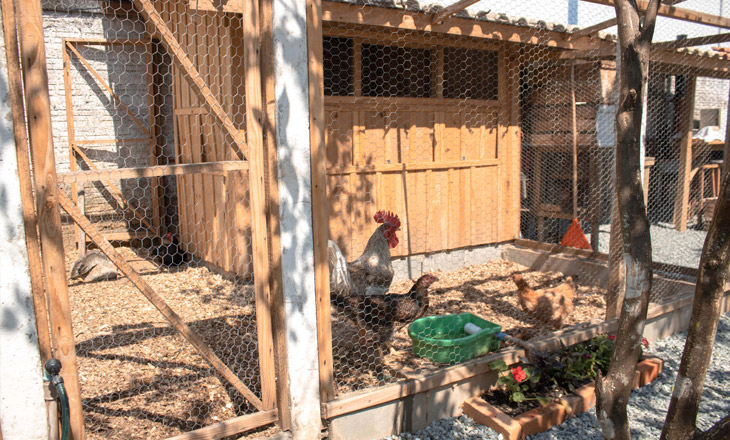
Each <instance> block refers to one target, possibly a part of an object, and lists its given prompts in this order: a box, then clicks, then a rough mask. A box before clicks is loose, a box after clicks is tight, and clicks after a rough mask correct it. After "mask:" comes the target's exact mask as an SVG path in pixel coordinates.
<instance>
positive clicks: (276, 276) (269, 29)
mask: <svg viewBox="0 0 730 440" xmlns="http://www.w3.org/2000/svg"><path fill="white" fill-rule="evenodd" d="M260 4H261V11H260V13H261V78H262V79H263V90H262V92H263V97H262V98H263V104H264V110H265V115H264V116H265V117H264V121H263V130H264V151H265V152H266V155H265V165H266V173H265V176H266V190H267V191H266V205H267V209H266V216H267V221H266V225H267V228H268V234H269V270H270V272H271V275H270V277H269V289H270V291H271V325H272V332H273V336H274V361H275V362H276V376H277V377H278V378H280V379H279V380H277V381H276V408H277V410H278V419H279V420H278V422H279V427H280V428H281V429H282V431H289V430H291V409H290V408H289V405H290V403H289V402H290V400H289V399H290V396H289V384H288V381H287V380H286V378H288V377H289V371H288V368H287V363H286V356H287V351H286V334H285V328H286V327H285V322H284V289H283V287H282V276H283V274H282V270H281V225H280V224H279V178H278V174H279V171H278V169H277V158H276V91H275V86H274V36H273V25H274V21H273V16H272V6H273V5H272V0H261V3H260Z"/></svg>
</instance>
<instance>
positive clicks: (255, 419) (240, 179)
mask: <svg viewBox="0 0 730 440" xmlns="http://www.w3.org/2000/svg"><path fill="white" fill-rule="evenodd" d="M13 6H14V2H13V1H12V0H3V12H4V25H5V28H6V32H5V38H6V47H8V48H11V47H18V40H19V41H20V47H19V49H20V50H19V53H15V59H14V61H13V59H12V56H10V55H9V59H10V61H11V62H10V63H9V64H10V67H9V73H10V77H11V79H14V80H16V82H15V83H16V84H18V85H19V84H20V81H19V78H20V76H21V74H22V76H23V77H24V80H25V81H24V85H25V89H24V92H25V101H26V102H27V109H26V108H24V107H23V99H22V97H21V96H20V95H19V94H17V96H16V95H14V96H13V104H14V110H15V111H14V117H15V120H14V124H15V127H16V141H17V143H18V145H19V148H18V154H19V157H20V156H24V157H25V158H26V159H29V157H28V156H30V159H33V160H26V161H25V163H32V164H33V170H32V171H31V169H30V168H29V167H25V168H24V167H22V166H21V167H20V168H21V170H20V171H21V180H22V181H24V182H27V183H28V184H29V185H30V182H31V176H32V177H33V179H34V183H35V188H34V189H35V195H36V197H35V203H36V206H37V210H38V222H39V226H40V227H39V235H40V237H39V238H40V240H39V241H40V249H37V248H36V249H35V250H34V249H32V247H30V246H29V250H30V253H32V254H33V255H31V258H30V260H31V266H32V267H31V269H32V270H31V271H32V272H33V273H34V274H35V275H38V274H40V273H41V272H42V273H43V274H44V278H45V279H44V280H43V283H44V285H39V284H37V283H34V286H33V287H34V295H35V296H36V298H37V301H36V302H37V304H36V310H37V313H38V314H39V319H38V322H39V323H40V324H39V330H40V331H39V333H40V338H39V339H40V343H41V348H42V353H43V357H44V359H43V360H46V359H47V358H48V357H51V356H55V357H57V358H60V359H61V360H62V361H63V363H64V368H65V370H64V377H65V378H66V383H67V387H68V391H69V396H70V401H71V411H72V432H73V438H77V439H81V438H84V418H83V415H82V413H83V411H86V410H88V409H89V407H90V405H92V404H90V401H89V399H88V398H85V397H84V396H83V395H82V394H81V392H80V387H79V379H78V377H79V376H78V373H77V371H78V370H77V366H76V365H77V356H88V351H89V349H80V348H79V345H78V344H77V342H78V341H75V340H74V339H75V338H74V333H75V332H74V329H73V327H72V326H71V314H72V312H73V311H72V310H71V304H72V303H73V301H77V302H78V298H71V301H70V299H69V288H68V282H67V280H66V276H65V274H64V271H62V270H59V268H61V267H63V268H66V267H67V265H66V262H65V261H64V254H63V252H62V250H63V249H64V246H63V243H62V231H61V226H62V225H61V222H60V215H59V210H58V207H61V208H63V210H64V211H65V212H66V213H67V214H68V216H69V217H70V218H71V219H72V220H73V222H74V223H75V225H76V228H77V230H78V233H77V234H76V235H77V236H78V237H79V239H81V240H80V241H79V245H78V249H79V251H80V252H79V256H82V254H83V251H84V250H85V248H86V244H87V240H88V241H90V242H91V243H92V244H93V245H95V246H96V247H97V248H98V249H99V250H100V251H101V252H102V253H103V254H104V255H105V256H106V257H107V258H108V260H110V261H111V263H113V265H114V266H115V267H116V268H117V270H118V271H120V272H121V273H122V274H123V275H124V276H126V278H127V279H128V281H129V282H131V284H132V285H134V286H135V287H136V288H137V289H138V290H139V292H141V293H142V295H143V296H144V298H146V300H148V301H149V302H150V303H151V304H152V305H153V306H154V308H156V309H157V311H159V312H160V313H161V314H162V316H163V317H164V319H165V320H166V321H167V323H168V324H169V326H168V327H167V328H170V329H174V330H175V331H177V333H178V334H179V335H181V336H182V337H183V338H184V339H185V340H186V342H188V343H190V345H192V347H194V349H195V351H196V352H197V354H198V355H199V356H200V357H201V358H202V359H204V360H205V362H207V363H208V365H209V366H210V367H212V370H211V371H215V373H216V374H217V376H218V377H219V378H220V379H222V382H223V385H224V386H229V387H231V388H232V389H235V390H236V391H237V392H238V393H239V394H240V396H241V397H242V398H243V399H244V400H245V401H246V406H247V407H249V408H252V410H250V411H246V414H245V415H242V416H238V417H234V418H231V419H229V420H225V421H221V422H220V423H215V424H213V425H211V426H207V427H204V428H201V429H197V430H195V431H192V432H187V433H184V434H181V435H179V436H176V437H175V438H220V437H223V436H230V435H234V434H236V433H240V432H243V431H246V430H250V429H252V428H255V427H259V426H263V425H266V424H270V423H272V422H276V421H278V422H279V425H280V426H281V427H282V428H284V429H287V428H288V408H287V407H286V403H284V404H278V405H277V401H278V402H287V401H288V397H287V395H286V387H285V383H283V381H281V382H278V383H277V381H276V376H277V372H278V374H279V375H282V374H283V373H284V370H283V368H281V367H279V365H281V363H282V362H283V355H284V353H283V349H282V348H281V347H283V344H281V343H280V340H281V339H280V338H281V331H280V327H276V328H275V326H279V324H280V323H281V321H282V320H281V318H280V315H281V314H282V313H283V311H282V310H281V306H280V292H278V291H277V290H276V287H274V294H272V287H271V286H272V285H273V286H278V285H279V284H280V283H277V282H276V280H275V279H274V278H273V277H272V276H271V273H272V269H271V265H270V261H272V260H273V261H274V262H275V261H277V258H276V257H275V256H274V253H275V252H272V249H276V250H278V243H276V245H277V246H271V245H270V243H269V241H270V240H271V239H272V235H271V233H270V231H273V230H274V228H273V227H270V226H269V224H270V222H269V221H268V220H267V211H268V212H278V210H277V209H271V208H270V207H269V208H268V209H267V204H275V201H274V199H273V198H272V197H271V196H269V195H268V194H267V192H268V191H267V188H266V184H267V181H266V180H265V178H264V155H265V154H266V150H265V145H264V129H266V130H270V129H271V127H272V125H271V123H270V122H268V121H267V120H266V118H265V116H266V114H265V111H264V108H263V105H262V103H263V94H264V93H265V87H268V82H267V83H264V82H263V81H262V67H261V56H262V55H261V50H260V48H261V45H262V42H261V40H260V35H261V29H260V28H261V26H262V20H260V17H261V14H260V11H259V8H260V5H259V3H258V0H247V1H244V2H243V7H244V11H246V14H245V16H247V17H256V19H253V20H241V19H240V17H239V18H235V17H232V16H231V15H230V14H227V13H225V12H220V13H219V12H209V13H197V12H195V9H194V8H191V7H190V5H189V4H188V1H187V0H178V1H157V0H135V1H134V8H129V10H125V13H129V14H131V13H134V14H139V17H141V19H142V20H143V22H144V23H145V24H146V31H147V34H148V36H149V38H148V39H139V40H134V41H132V40H123V39H101V40H78V39H72V38H70V39H66V40H64V41H63V55H64V75H65V77H66V78H65V79H68V74H69V59H70V58H71V57H74V58H75V60H77V61H78V62H80V63H81V64H82V65H83V66H84V67H86V68H87V69H88V72H89V73H90V74H91V75H92V76H93V77H94V78H95V79H96V80H97V85H99V86H100V88H103V89H104V90H106V92H108V94H109V95H110V99H109V101H110V102H114V103H115V104H116V105H118V107H119V108H122V109H123V110H124V112H125V113H126V114H127V115H128V117H130V118H131V119H133V120H134V121H135V123H136V124H137V125H138V126H139V128H140V129H141V130H142V131H144V133H145V134H146V135H148V137H146V138H145V139H142V141H147V142H148V143H149V147H150V152H149V156H147V157H148V158H149V166H141V167H140V166H135V167H129V166H125V165H124V164H122V165H121V166H118V167H111V168H110V167H99V166H97V165H96V164H95V161H94V159H93V157H89V155H88V154H86V152H85V151H84V149H83V148H80V147H79V145H80V144H83V143H84V140H83V139H78V138H76V137H75V136H74V125H73V121H74V113H73V93H72V89H71V83H70V82H69V81H66V87H65V89H66V92H67V93H66V97H65V98H66V104H67V109H66V110H67V113H66V114H67V118H68V122H69V125H68V126H67V131H68V142H69V152H70V156H71V162H70V163H71V170H70V171H69V172H64V173H56V170H55V160H54V150H53V142H52V136H53V134H52V130H51V124H50V122H51V112H50V100H49V93H48V71H47V68H46V65H45V63H46V58H45V52H44V44H43V36H42V34H39V33H38V30H39V29H42V27H41V26H40V25H39V24H40V23H41V8H40V2H36V1H32V2H22V3H20V4H19V6H18V8H19V10H18V11H17V14H14V7H13ZM104 7H107V8H114V6H104ZM119 7H121V6H119ZM264 11H265V13H264V14H263V16H268V17H269V20H270V13H269V12H266V11H270V5H268V4H266V5H265V9H264ZM267 14H268V15H267ZM16 18H17V23H16ZM263 23H264V25H265V26H270V25H271V24H270V23H268V21H267V20H264V21H263ZM16 27H17V29H18V31H19V34H20V36H19V38H18V39H17V40H13V38H15V34H14V30H15V28H16ZM8 30H10V32H8ZM86 44H89V45H97V46H111V45H132V46H136V45H141V47H144V48H145V49H144V50H145V51H146V52H145V55H144V56H145V57H146V58H145V59H146V61H147V62H148V63H152V62H154V61H155V60H154V57H153V56H152V52H153V50H152V47H153V46H154V45H159V47H161V48H164V52H165V54H166V56H169V59H170V60H171V63H170V64H171V66H172V75H171V76H172V78H173V83H172V88H173V90H172V94H173V96H174V107H173V108H174V110H173V111H174V129H175V141H174V145H175V160H174V161H171V162H167V161H166V162H164V163H160V162H159V160H158V159H159V157H158V156H159V152H157V151H156V146H155V142H156V141H155V137H156V135H155V130H156V129H159V127H158V126H156V121H155V117H154V114H153V111H152V110H150V112H149V118H148V124H144V123H142V122H141V120H140V119H143V118H139V115H136V114H135V109H134V108H131V106H130V105H126V104H124V103H123V102H122V100H121V99H120V98H119V96H118V95H117V93H116V92H115V90H113V87H111V86H110V84H109V83H107V82H106V81H105V80H104V79H103V78H102V76H103V75H100V74H99V73H98V72H97V71H96V70H95V69H94V67H93V66H91V65H90V63H89V62H88V60H87V59H86V58H85V57H84V56H83V55H82V54H81V53H80V52H79V50H78V49H77V47H78V45H86ZM263 44H264V46H266V45H267V44H268V45H270V44H271V42H270V41H268V42H267V41H264V42H263ZM11 52H13V51H11ZM26 54H33V56H32V57H31V58H32V60H33V62H30V63H26V62H25V61H24V62H23V65H22V68H21V65H20V62H19V59H20V56H19V55H23V56H25V55H26ZM11 55H12V54H11ZM153 89H154V86H153V85H150V89H149V90H150V91H149V95H148V98H147V99H148V105H149V106H150V108H152V107H154V106H156V105H158V104H156V103H155V94H156V93H161V92H160V91H159V90H156V91H153ZM18 90H20V88H18ZM38 90H40V91H41V92H38ZM266 90H268V89H266ZM244 91H245V92H244ZM26 123H27V127H28V136H27V138H28V139H27V141H28V142H29V145H30V151H29V152H28V151H24V150H23V148H21V147H22V146H24V144H25V143H26V140H25V139H24V138H23V136H24V133H25V127H26ZM264 124H267V125H266V126H264ZM92 128H93V127H92ZM136 140H137V141H140V139H136ZM107 141H108V142H102V143H106V144H113V143H119V142H123V141H124V139H119V138H115V139H108V140H107ZM94 142H97V143H99V142H100V140H99V139H95V140H94ZM274 157H275V156H274ZM77 160H80V161H81V162H82V163H84V164H85V166H84V168H86V169H85V170H82V171H79V170H78V169H77V167H76V163H77ZM269 160H271V157H270V158H269ZM121 162H122V163H123V161H121ZM21 165H22V163H21ZM269 165H271V163H269ZM172 176H175V179H176V188H177V189H176V191H177V205H176V209H177V214H178V218H179V225H178V227H177V228H176V230H177V231H178V243H179V246H180V248H181V251H180V252H181V255H185V258H189V259H191V260H190V261H194V262H195V264H196V267H197V266H198V265H200V266H204V267H207V268H209V269H210V270H212V271H215V272H216V273H220V274H223V275H224V276H226V277H228V278H229V279H233V280H238V281H235V283H237V284H235V285H236V286H239V287H241V286H242V287H241V289H242V290H241V291H240V292H239V293H238V294H239V295H241V296H244V295H246V292H247V291H251V292H252V296H253V299H254V301H252V302H251V305H252V306H253V307H254V309H255V310H253V311H252V312H251V313H250V316H251V317H252V318H251V322H253V321H255V323H254V324H253V325H254V326H255V332H251V335H254V334H255V336H253V341H252V342H253V344H252V345H251V346H252V347H254V350H256V353H255V356H254V359H258V362H257V364H258V365H257V368H256V369H257V371H258V375H259V377H258V379H257V381H256V383H255V385H256V387H255V388H252V387H251V385H250V384H249V383H248V382H250V381H248V382H246V381H243V380H242V379H241V378H240V377H238V375H237V373H235V372H234V371H233V369H232V368H229V366H228V365H227V364H226V361H225V358H224V357H222V356H220V350H219V351H218V353H216V352H214V350H213V348H212V347H211V341H210V338H208V339H206V338H205V337H203V336H201V334H200V330H199V327H200V325H199V324H198V323H192V322H189V321H190V320H188V319H186V318H185V313H184V312H185V311H184V310H180V308H179V307H180V306H179V305H178V306H176V307H171V304H172V303H170V302H169V300H168V299H167V298H166V297H165V296H164V295H161V294H160V293H159V291H160V287H158V286H156V285H155V284H154V283H152V282H150V281H149V279H148V278H146V276H147V275H149V274H148V273H142V271H143V270H142V269H140V265H139V264H138V263H139V262H138V261H137V262H135V261H132V260H130V257H129V255H130V253H129V252H128V251H125V250H121V249H119V248H115V247H114V246H112V245H111V244H110V242H109V240H108V239H107V238H110V237H109V236H108V235H107V237H105V236H104V234H103V233H102V231H101V230H100V228H99V227H98V225H95V224H94V222H92V221H91V220H90V219H89V217H88V216H87V215H85V213H84V212H83V209H82V206H83V205H82V204H80V203H79V200H78V198H77V188H76V187H77V185H79V184H84V183H100V184H103V185H105V187H106V188H107V189H109V190H111V191H110V192H112V193H113V194H114V195H115V196H116V197H114V198H115V200H116V201H117V202H118V205H119V208H122V210H126V211H127V212H128V213H130V217H136V218H137V220H139V222H140V223H141V224H142V225H144V227H145V228H146V229H148V230H152V232H153V233H152V234H146V235H145V238H148V237H156V236H157V234H158V233H159V232H161V231H162V230H163V229H164V225H161V224H160V216H161V214H160V211H161V209H162V208H161V206H160V205H161V203H162V202H161V195H160V193H159V192H158V187H159V184H158V179H161V178H163V177H170V178H172ZM268 177H269V178H270V179H272V178H273V179H274V180H275V178H276V177H275V175H274V176H268ZM124 180H132V181H137V182H151V187H152V188H153V190H152V194H153V195H152V203H151V205H152V206H151V207H150V209H149V210H145V209H143V208H139V207H138V206H135V203H132V202H131V201H130V200H129V197H125V195H124V194H123V191H122V190H120V189H119V188H117V187H116V186H115V185H114V184H113V183H112V182H113V181H119V182H121V181H124ZM57 184H58V185H62V187H61V188H62V190H59V189H58V187H57ZM148 184H149V183H144V185H148ZM63 185H68V186H70V187H71V188H72V191H71V197H69V196H67V195H66V193H65V192H64V190H63V188H66V187H64V186H63ZM138 185H141V184H138ZM24 199H25V200H24V201H27V202H30V200H31V199H32V194H31V193H30V191H26V192H25V193H24ZM149 212H151V215H150V214H149ZM29 213H32V209H31V210H30V211H29ZM33 218H35V216H34V215H30V214H29V221H30V220H33ZM133 235H134V234H129V237H125V238H126V239H138V238H140V237H138V236H136V235H134V236H133ZM86 237H88V238H86ZM116 238H117V239H118V237H116ZM273 239H274V240H277V239H278V238H277V237H275V236H274V237H273ZM155 240H156V239H155ZM31 241H33V239H32V237H29V242H31ZM143 243H144V242H143ZM148 243H149V242H148ZM155 243H157V242H156V241H155ZM142 246H143V247H144V246H145V245H142ZM147 246H150V248H149V249H148V251H150V252H148V253H146V254H144V255H143V256H144V257H147V256H148V257H149V260H150V261H152V260H154V261H158V260H155V258H157V257H159V255H157V256H156V255H154V253H153V252H151V251H152V250H153V248H152V247H151V246H157V244H154V245H147ZM154 250H156V251H157V252H159V249H154ZM59 251H61V252H59ZM41 258H42V265H43V268H40V267H39V266H40V265H41ZM161 261H164V259H162V260H161ZM184 261H188V260H184ZM146 264H147V265H149V263H146ZM176 264H177V263H176ZM145 267H147V266H145ZM211 273H212V272H211ZM33 278H34V280H35V279H37V280H40V277H39V276H34V277H33ZM119 286H121V285H119ZM249 286H250V289H249ZM100 289H101V287H100ZM232 292H233V293H235V292H236V290H235V289H234V290H232ZM99 293H100V294H101V293H103V289H102V290H100V291H99ZM234 299H235V298H234ZM46 305H47V307H46ZM173 305H174V304H173ZM76 308H78V303H76ZM173 308H176V309H177V311H176V310H173ZM74 311H75V310H74ZM178 312H180V314H178ZM44 322H47V323H49V324H50V325H49V327H50V329H51V332H50V334H45V331H44V329H43V327H45V325H44V324H43V323H44ZM211 322H212V321H211ZM82 333H83V332H82ZM128 334H131V333H128ZM77 337H79V336H78V333H77ZM120 337H121V336H120ZM80 338H81V337H80ZM79 350H82V353H81V354H79ZM75 352H76V353H75ZM85 380H86V379H85ZM108 380H110V381H111V378H109V379H108ZM244 382H246V383H244ZM91 400H92V401H93V400H94V399H91ZM90 436H91V435H90Z"/></svg>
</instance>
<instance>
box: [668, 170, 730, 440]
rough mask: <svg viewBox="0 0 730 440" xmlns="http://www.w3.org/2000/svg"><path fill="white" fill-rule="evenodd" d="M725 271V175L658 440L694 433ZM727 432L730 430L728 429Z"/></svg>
mask: <svg viewBox="0 0 730 440" xmlns="http://www.w3.org/2000/svg"><path fill="white" fill-rule="evenodd" d="M729 270H730V179H728V176H727V175H726V176H725V179H724V181H723V183H722V187H721V189H720V194H719V195H718V199H717V205H716V207H715V217H714V219H713V220H712V224H711V225H710V229H709V231H708V232H707V238H705V245H704V247H703V249H702V257H701V258H700V270H699V274H698V275H697V287H696V289H695V297H694V304H693V306H692V316H691V317H690V326H689V329H688V331H687V342H686V343H685V345H684V353H683V354H682V363H681V364H680V365H679V372H678V373H677V379H676V381H675V383H674V392H673V393H672V400H671V402H670V403H669V410H668V411H667V418H666V421H665V423H664V429H663V430H662V437H661V438H662V440H680V439H681V440H685V439H690V438H692V436H693V435H694V433H695V429H696V425H697V410H698V408H699V406H700V397H701V396H702V389H703V386H704V383H705V376H706V375H707V369H708V367H709V365H710V358H711V357H712V346H713V344H714V342H715V334H716V333H717V323H718V321H719V319H720V314H721V313H722V307H721V305H722V297H723V293H724V291H725V280H726V279H727V275H728V271H729ZM727 428H728V429H730V426H728V427H727ZM725 438H727V437H725Z"/></svg>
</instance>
